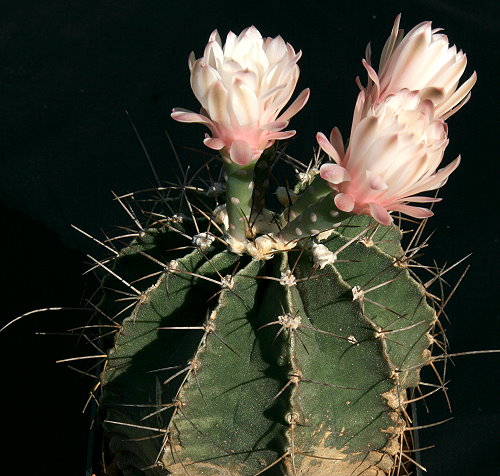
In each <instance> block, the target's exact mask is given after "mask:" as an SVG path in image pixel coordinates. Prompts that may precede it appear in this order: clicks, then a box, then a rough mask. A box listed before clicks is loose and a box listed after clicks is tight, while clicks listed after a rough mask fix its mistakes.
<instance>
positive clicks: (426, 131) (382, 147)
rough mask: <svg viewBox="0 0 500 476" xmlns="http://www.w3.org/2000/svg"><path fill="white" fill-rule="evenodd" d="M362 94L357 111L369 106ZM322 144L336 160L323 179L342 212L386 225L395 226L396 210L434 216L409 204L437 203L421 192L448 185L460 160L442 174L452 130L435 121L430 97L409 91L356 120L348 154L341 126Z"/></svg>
mask: <svg viewBox="0 0 500 476" xmlns="http://www.w3.org/2000/svg"><path fill="white" fill-rule="evenodd" d="M363 96H364V93H363V92H362V93H361V94H360V98H359V99H358V106H357V109H358V110H359V109H360V108H361V107H362V106H363V104H365V102H364V97H363ZM317 140H318V143H319V145H320V147H321V148H322V149H323V150H324V151H325V152H326V153H327V154H328V155H329V156H330V157H331V158H332V159H333V161H334V163H332V162H329V163H326V164H323V165H322V166H321V168H320V176H321V178H323V179H324V180H326V181H327V182H328V185H329V186H330V187H331V188H332V189H333V190H334V191H335V192H336V193H335V195H334V201H335V205H336V206H337V208H338V209H339V210H341V211H344V212H351V213H354V214H358V215H359V214H364V215H371V216H372V217H373V218H374V219H375V220H376V221H378V222H379V223H381V224H383V225H389V224H390V223H391V222H392V218H391V216H390V212H391V211H399V212H402V213H404V214H406V215H409V216H412V217H415V218H426V217H429V216H432V212H431V211H430V210H429V209H427V208H422V207H420V206H411V205H408V204H407V203H406V202H417V203H429V202H434V201H437V200H438V199H436V198H431V197H422V196H417V194H419V193H421V192H425V191H429V190H435V189H437V188H439V187H441V186H442V185H444V183H445V182H446V180H447V179H448V176H449V175H450V174H451V173H452V172H453V171H454V170H455V169H456V168H457V167H458V164H459V162H460V158H457V159H455V160H454V161H453V162H452V163H450V164H449V165H447V166H446V167H444V168H443V169H441V170H437V168H438V167H439V165H440V163H441V160H442V158H443V153H444V150H445V148H446V146H447V144H448V138H447V126H446V124H445V123H444V121H443V120H442V119H441V118H437V117H436V110H435V106H434V104H433V102H432V101H431V100H430V99H422V98H421V96H420V95H419V93H418V91H408V90H407V89H404V90H402V91H399V92H398V93H396V94H394V95H391V96H388V97H386V98H385V99H384V100H383V101H382V102H380V103H379V104H375V105H371V106H370V107H369V108H368V109H367V112H366V115H365V116H364V117H362V118H359V120H356V119H355V124H353V130H352V133H351V139H350V143H349V147H348V149H347V151H346V152H345V153H344V148H343V145H342V138H341V137H340V133H339V132H338V129H337V128H334V129H333V131H332V133H331V135H330V140H328V139H327V138H326V137H325V135H324V134H322V133H318V134H317Z"/></svg>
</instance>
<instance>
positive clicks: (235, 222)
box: [224, 162, 255, 243]
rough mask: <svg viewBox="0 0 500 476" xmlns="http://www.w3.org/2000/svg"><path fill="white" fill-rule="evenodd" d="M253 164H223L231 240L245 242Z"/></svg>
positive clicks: (250, 204)
mask: <svg viewBox="0 0 500 476" xmlns="http://www.w3.org/2000/svg"><path fill="white" fill-rule="evenodd" d="M254 167H255V162H253V163H250V164H248V165H238V164H235V163H234V162H231V163H228V162H226V163H225V164H224V170H225V173H226V199H227V201H226V211H227V216H228V220H229V229H228V234H229V236H230V237H231V238H233V240H236V241H237V242H240V243H243V242H245V241H246V230H247V227H248V223H249V220H250V214H251V211H252V192H253V187H254V182H253V171H254Z"/></svg>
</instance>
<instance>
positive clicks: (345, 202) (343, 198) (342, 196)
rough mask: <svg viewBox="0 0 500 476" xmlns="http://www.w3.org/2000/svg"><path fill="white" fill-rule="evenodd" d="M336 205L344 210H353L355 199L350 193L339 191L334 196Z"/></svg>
mask: <svg viewBox="0 0 500 476" xmlns="http://www.w3.org/2000/svg"><path fill="white" fill-rule="evenodd" d="M333 201H334V202H335V205H336V207H337V208H338V209H339V210H342V211H343V212H347V213H349V212H352V211H353V209H354V205H355V203H354V200H353V198H352V197H351V196H350V195H347V194H346V193H338V194H337V195H335V197H333Z"/></svg>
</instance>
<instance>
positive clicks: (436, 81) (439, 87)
mask: <svg viewBox="0 0 500 476" xmlns="http://www.w3.org/2000/svg"><path fill="white" fill-rule="evenodd" d="M400 18H401V15H398V16H397V17H396V20H395V22H394V27H393V29H392V32H391V35H390V36H389V38H388V39H387V41H386V43H385V46H384V49H383V51H382V55H381V57H380V65H379V69H378V73H377V72H376V71H375V69H374V68H373V67H372V66H371V65H370V49H369V48H368V49H367V59H366V60H364V61H363V65H364V66H365V68H366V70H367V72H368V86H367V88H366V93H367V95H369V96H371V101H372V102H380V101H383V100H384V99H385V98H386V97H387V96H390V95H391V94H395V93H397V92H398V91H400V90H401V89H409V90H410V91H419V94H420V97H421V98H422V99H430V100H431V101H432V102H433V104H434V107H435V117H439V118H442V119H447V118H448V117H450V116H451V115H452V114H454V113H455V112H456V111H458V109H460V108H461V107H462V106H463V105H464V104H465V103H466V102H467V101H468V99H469V97H470V90H471V89H472V87H473V86H474V84H475V82H476V73H475V72H474V73H473V74H472V75H471V76H470V78H469V79H468V80H467V81H465V82H464V83H463V84H462V85H461V86H460V87H458V84H459V81H460V78H461V76H462V74H463V72H464V71H465V67H466V66H467V57H466V55H465V53H463V51H462V50H460V51H457V47H456V46H455V45H453V46H451V47H450V45H449V43H448V37H447V36H446V35H444V34H443V33H440V31H441V29H440V28H435V29H433V28H432V25H431V22H430V21H426V22H423V23H420V24H419V25H417V26H415V27H414V28H413V29H412V30H411V31H410V32H409V33H408V34H406V36H404V32H403V30H400V29H399V21H400Z"/></svg>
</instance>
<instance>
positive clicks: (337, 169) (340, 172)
mask: <svg viewBox="0 0 500 476" xmlns="http://www.w3.org/2000/svg"><path fill="white" fill-rule="evenodd" d="M319 175H320V177H321V178H322V179H324V180H326V181H327V182H330V183H333V184H335V185H337V184H339V183H342V182H349V181H350V180H351V176H350V175H349V172H348V171H347V170H346V169H345V168H344V167H341V166H340V165H338V164H332V163H328V164H323V165H322V166H321V167H320V169H319Z"/></svg>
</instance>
